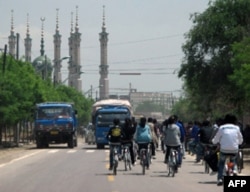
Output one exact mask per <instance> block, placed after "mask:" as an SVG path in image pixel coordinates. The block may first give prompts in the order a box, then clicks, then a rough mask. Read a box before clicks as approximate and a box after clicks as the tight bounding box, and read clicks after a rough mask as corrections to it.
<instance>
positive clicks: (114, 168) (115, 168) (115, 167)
mask: <svg viewBox="0 0 250 192" xmlns="http://www.w3.org/2000/svg"><path fill="white" fill-rule="evenodd" d="M117 167H118V161H117V160H115V161H114V165H113V174H114V175H116V174H117Z"/></svg>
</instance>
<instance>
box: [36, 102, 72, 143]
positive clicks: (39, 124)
mask: <svg viewBox="0 0 250 192" xmlns="http://www.w3.org/2000/svg"><path fill="white" fill-rule="evenodd" d="M76 114H77V111H76V110H74V107H73V104H71V103H64V102H45V103H39V104H36V110H35V128H34V133H35V140H36V146H37V148H42V147H49V144H56V143H57V144H59V143H67V144H68V147H69V148H74V147H75V146H77V118H76Z"/></svg>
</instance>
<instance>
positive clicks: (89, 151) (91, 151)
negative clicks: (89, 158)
mask: <svg viewBox="0 0 250 192" xmlns="http://www.w3.org/2000/svg"><path fill="white" fill-rule="evenodd" d="M93 152H95V150H87V151H86V153H93Z"/></svg>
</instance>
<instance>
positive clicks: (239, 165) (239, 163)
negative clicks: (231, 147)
mask: <svg viewBox="0 0 250 192" xmlns="http://www.w3.org/2000/svg"><path fill="white" fill-rule="evenodd" d="M236 162H237V168H238V173H241V171H242V169H243V163H244V161H243V150H242V149H239V151H238V154H237V157H236Z"/></svg>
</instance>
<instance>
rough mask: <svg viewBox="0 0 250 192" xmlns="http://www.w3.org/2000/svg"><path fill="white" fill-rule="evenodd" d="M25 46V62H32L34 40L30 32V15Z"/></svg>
mask: <svg viewBox="0 0 250 192" xmlns="http://www.w3.org/2000/svg"><path fill="white" fill-rule="evenodd" d="M24 46H25V61H26V62H31V46H32V39H31V38H30V31H29V14H27V32H26V38H25V39H24Z"/></svg>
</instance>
